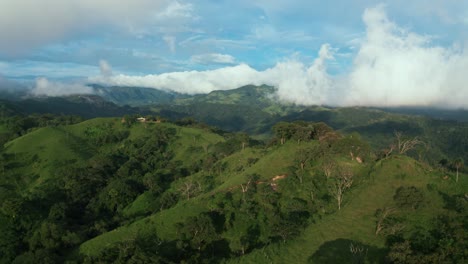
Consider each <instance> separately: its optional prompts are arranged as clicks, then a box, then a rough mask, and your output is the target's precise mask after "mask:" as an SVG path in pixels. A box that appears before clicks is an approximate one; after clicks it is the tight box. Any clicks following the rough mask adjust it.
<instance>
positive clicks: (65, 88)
mask: <svg viewBox="0 0 468 264" xmlns="http://www.w3.org/2000/svg"><path fill="white" fill-rule="evenodd" d="M31 93H32V94H34V95H47V96H64V95H73V94H91V93H93V90H92V88H91V87H88V86H86V85H84V84H79V83H62V82H55V81H49V80H48V79H46V78H38V79H36V85H35V86H34V88H33V90H32V91H31Z"/></svg>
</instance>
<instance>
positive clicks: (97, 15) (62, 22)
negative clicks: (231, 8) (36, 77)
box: [0, 0, 167, 55]
mask: <svg viewBox="0 0 468 264" xmlns="http://www.w3.org/2000/svg"><path fill="white" fill-rule="evenodd" d="M166 2H167V0H123V1H114V0H99V1H96V0H67V1H63V0H41V1H34V0H14V1H10V0H1V1H0V38H1V39H2V41H0V51H1V52H2V53H5V55H11V54H12V53H14V54H19V53H23V52H28V51H29V50H31V49H33V48H36V47H38V46H41V45H44V44H48V43H51V42H53V41H57V40H62V39H64V38H66V37H70V36H71V35H72V34H80V33H84V32H88V31H92V30H94V29H95V28H101V30H103V28H102V27H103V26H111V27H120V28H132V27H135V26H136V25H139V24H141V23H143V22H144V21H146V20H147V19H148V17H150V15H151V14H152V13H154V12H155V10H159V9H160V8H161V7H162V6H163V4H164V3H166Z"/></svg>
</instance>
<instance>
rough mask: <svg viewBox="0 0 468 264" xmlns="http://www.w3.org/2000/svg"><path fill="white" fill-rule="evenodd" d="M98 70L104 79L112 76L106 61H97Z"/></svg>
mask: <svg viewBox="0 0 468 264" xmlns="http://www.w3.org/2000/svg"><path fill="white" fill-rule="evenodd" d="M99 70H100V71H101V75H102V76H104V77H109V76H111V75H112V67H111V65H110V64H109V63H108V62H107V61H106V60H100V61H99Z"/></svg>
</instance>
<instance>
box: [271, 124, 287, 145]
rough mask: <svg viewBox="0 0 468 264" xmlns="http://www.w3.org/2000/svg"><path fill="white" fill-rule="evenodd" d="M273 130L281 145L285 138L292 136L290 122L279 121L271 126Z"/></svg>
mask: <svg viewBox="0 0 468 264" xmlns="http://www.w3.org/2000/svg"><path fill="white" fill-rule="evenodd" d="M273 132H274V133H275V136H276V137H277V138H279V139H280V142H281V145H283V144H284V143H285V142H286V140H287V139H290V138H291V136H292V131H291V124H289V123H287V122H279V123H277V124H276V125H274V126H273Z"/></svg>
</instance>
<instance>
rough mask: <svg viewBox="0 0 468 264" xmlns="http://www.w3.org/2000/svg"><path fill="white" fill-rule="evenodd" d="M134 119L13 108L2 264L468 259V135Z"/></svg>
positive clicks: (0, 160) (0, 166)
mask: <svg viewBox="0 0 468 264" xmlns="http://www.w3.org/2000/svg"><path fill="white" fill-rule="evenodd" d="M371 114H372V113H371ZM137 117H139V116H138V115H126V116H123V117H119V118H96V119H89V120H83V119H82V118H80V117H77V116H66V115H50V114H35V115H32V114H18V113H15V112H14V111H12V110H11V111H10V110H9V109H6V108H4V109H3V112H2V120H1V122H0V125H1V128H2V143H4V147H3V149H2V152H1V156H0V170H1V172H2V173H1V178H0V189H1V192H0V205H1V207H0V252H2V254H1V255H0V256H1V257H0V263H64V262H66V263H220V262H223V263H230V262H233V263H237V262H241V263H285V262H289V263H291V262H293V263H344V262H347V263H349V262H352V263H382V262H389V263H464V262H466V261H468V251H467V248H468V244H467V230H468V229H467V225H468V221H467V220H468V215H467V212H468V210H467V209H468V196H467V194H468V187H467V186H468V185H467V183H468V178H467V177H466V174H465V168H464V157H466V152H465V151H466V149H463V148H466V146H467V144H464V143H463V142H465V141H466V139H467V138H468V136H465V135H466V134H461V131H463V130H460V129H458V130H457V128H456V127H450V126H440V127H438V128H437V129H439V132H438V134H437V135H447V134H444V132H443V129H446V130H447V131H449V132H450V133H452V134H451V135H457V134H454V133H460V135H457V137H456V138H453V137H452V138H450V139H445V138H443V137H440V136H438V137H435V136H433V137H431V134H430V133H428V132H427V131H420V132H421V135H419V134H417V133H408V130H397V129H398V128H401V127H398V126H392V123H391V122H388V123H386V124H387V125H388V127H375V129H374V130H364V129H362V130H359V129H348V130H346V129H343V130H336V129H334V128H333V126H334V127H336V125H335V124H333V123H332V125H333V126H330V124H327V123H323V122H310V121H280V122H277V123H275V124H272V126H271V127H270V133H269V134H268V135H270V136H268V137H267V136H265V135H263V136H261V137H252V135H249V134H247V133H244V132H226V131H223V130H220V129H218V128H215V127H211V126H209V125H205V124H203V123H199V122H196V121H195V120H194V119H191V118H184V119H180V120H177V121H168V120H165V119H163V118H161V117H156V116H146V118H145V120H144V121H143V120H142V119H139V120H138V119H137ZM408 119H411V118H410V117H408ZM335 120H336V119H335ZM438 124H439V123H438ZM460 126H463V123H460ZM357 127H358V126H354V127H353V128H357ZM432 128H434V126H433V127H432ZM379 129H380V132H384V133H380V132H379ZM402 131H404V132H402ZM414 131H416V130H413V132H414ZM359 132H361V133H359ZM379 133H380V134H379ZM422 133H425V134H422ZM373 136H375V137H373ZM383 137H385V138H386V141H384V143H380V145H379V144H376V142H380V141H379V140H377V139H379V138H383ZM444 140H446V141H444ZM448 142H458V144H455V143H454V145H453V146H445V145H444V144H448ZM437 143H438V144H439V145H437ZM451 150H453V152H450V151H451Z"/></svg>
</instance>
